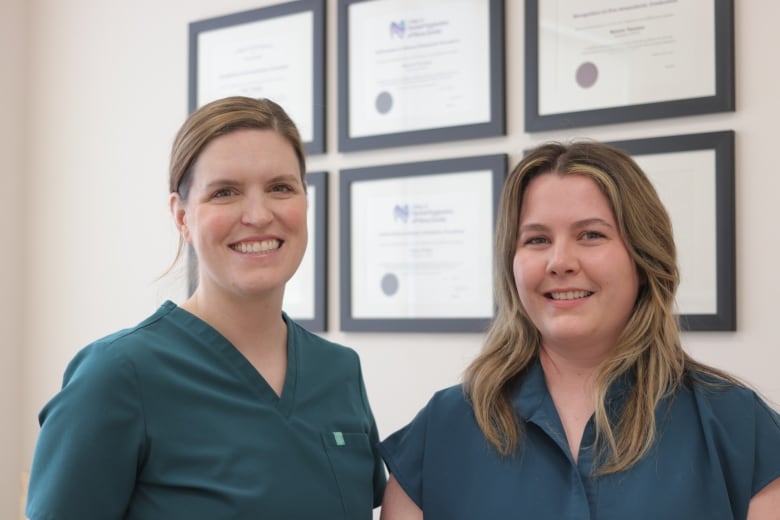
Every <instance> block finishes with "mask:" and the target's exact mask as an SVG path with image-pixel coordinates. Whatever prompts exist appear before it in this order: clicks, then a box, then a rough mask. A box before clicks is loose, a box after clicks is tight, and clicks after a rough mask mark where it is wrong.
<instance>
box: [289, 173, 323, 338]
mask: <svg viewBox="0 0 780 520" xmlns="http://www.w3.org/2000/svg"><path fill="white" fill-rule="evenodd" d="M306 184H307V185H308V189H307V197H308V201H309V209H308V212H307V220H308V221H307V224H308V229H309V244H308V246H307V247H306V253H305V254H304V255H303V260H301V265H300V266H299V267H298V270H297V271H296V272H295V274H294V275H293V277H292V278H291V279H290V281H289V282H287V286H286V287H285V289H284V302H283V303H282V309H283V310H284V311H285V312H286V313H287V314H288V315H289V316H290V317H291V318H293V319H294V320H295V321H296V322H297V323H299V324H300V325H302V326H303V327H305V328H307V329H309V330H310V331H311V332H324V331H326V330H327V324H328V321H327V311H326V309H327V305H326V303H327V301H326V300H327V291H326V283H327V273H328V269H327V259H328V252H327V251H328V246H327V244H328V237H327V229H328V226H327V224H328V222H327V220H328V211H327V201H328V179H327V173H326V172H314V173H307V174H306Z"/></svg>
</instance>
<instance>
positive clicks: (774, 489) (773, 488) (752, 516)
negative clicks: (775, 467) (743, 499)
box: [747, 477, 780, 520]
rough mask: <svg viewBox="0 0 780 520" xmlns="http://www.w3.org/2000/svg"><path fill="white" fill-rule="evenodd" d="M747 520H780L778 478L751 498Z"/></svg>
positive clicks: (779, 478)
mask: <svg viewBox="0 0 780 520" xmlns="http://www.w3.org/2000/svg"><path fill="white" fill-rule="evenodd" d="M747 520H780V477H778V478H776V479H774V480H773V481H772V482H770V483H769V484H768V485H767V486H766V487H764V489H762V490H761V491H759V492H758V493H756V494H755V495H754V496H753V498H752V499H751V500H750V505H749V506H748V514H747Z"/></svg>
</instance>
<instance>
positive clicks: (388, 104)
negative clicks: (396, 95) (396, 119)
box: [374, 90, 393, 114]
mask: <svg viewBox="0 0 780 520" xmlns="http://www.w3.org/2000/svg"><path fill="white" fill-rule="evenodd" d="M374 104H375V105H376V111H377V112H379V113H380V114H387V113H388V112H390V111H391V110H392V109H393V96H391V95H390V93H389V92H387V91H386V90H385V91H383V92H380V93H379V95H378V96H377V97H376V101H375V102H374Z"/></svg>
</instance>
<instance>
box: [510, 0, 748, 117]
mask: <svg viewBox="0 0 780 520" xmlns="http://www.w3.org/2000/svg"><path fill="white" fill-rule="evenodd" d="M525 6H526V14H525V16H526V18H525V23H526V31H525V53H526V56H525V75H526V92H525V98H526V99H525V129H526V131H530V132H534V131H540V130H553V129H559V128H571V127H580V126H591V125H601V124H609V123H622V122H627V121H640V120H647V119H657V118H667V117H680V116H688V115H694V114H706V113H713V112H725V111H731V110H734V2H733V0H698V1H695V2H681V1H668V0H658V1H652V2H625V1H622V0H589V1H588V2H579V1H577V0H543V1H540V0H527V1H526V3H525Z"/></svg>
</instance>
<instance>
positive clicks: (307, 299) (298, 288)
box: [282, 186, 318, 320]
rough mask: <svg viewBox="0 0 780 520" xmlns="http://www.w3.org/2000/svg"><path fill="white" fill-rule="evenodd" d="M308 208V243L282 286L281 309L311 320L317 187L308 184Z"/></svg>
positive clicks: (312, 311) (291, 315)
mask: <svg viewBox="0 0 780 520" xmlns="http://www.w3.org/2000/svg"><path fill="white" fill-rule="evenodd" d="M306 197H307V200H308V206H309V207H308V208H307V213H306V225H307V229H308V230H309V243H308V244H307V247H306V252H305V253H304V254H303V260H301V265H300V266H299V267H298V270H297V271H295V274H294V275H293V277H292V278H290V281H289V282H287V285H286V286H285V288H284V303H283V304H282V309H284V311H285V312H286V313H287V314H288V315H290V317H292V318H294V319H301V320H313V319H314V318H315V306H314V273H315V269H314V260H315V254H314V244H315V243H316V241H317V239H318V237H317V236H316V232H315V231H314V230H315V227H314V226H315V220H314V215H315V212H316V211H317V187H316V186H309V189H308V193H307V195H306Z"/></svg>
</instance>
